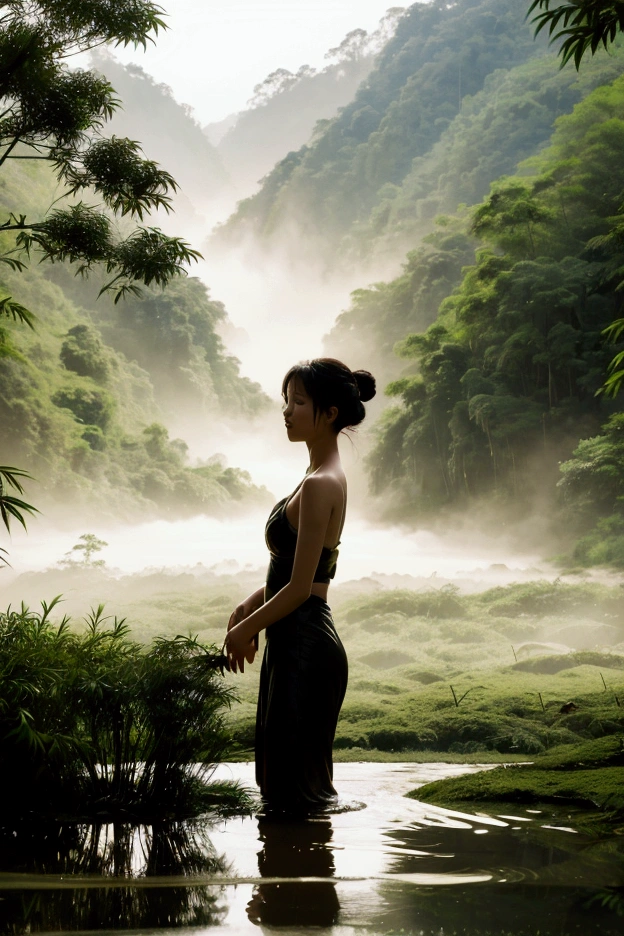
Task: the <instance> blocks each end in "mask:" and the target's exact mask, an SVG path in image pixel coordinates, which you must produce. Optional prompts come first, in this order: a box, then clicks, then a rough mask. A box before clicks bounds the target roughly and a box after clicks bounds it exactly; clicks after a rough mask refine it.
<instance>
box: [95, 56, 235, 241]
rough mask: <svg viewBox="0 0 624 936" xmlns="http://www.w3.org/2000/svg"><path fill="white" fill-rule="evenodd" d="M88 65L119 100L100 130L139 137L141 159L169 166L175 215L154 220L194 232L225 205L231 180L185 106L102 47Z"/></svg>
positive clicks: (228, 205) (229, 198)
mask: <svg viewBox="0 0 624 936" xmlns="http://www.w3.org/2000/svg"><path fill="white" fill-rule="evenodd" d="M91 68H93V69H94V70H95V71H97V72H100V73H101V74H103V75H105V76H106V78H108V80H109V81H110V83H111V84H112V86H113V87H114V89H115V91H116V92H117V96H118V98H119V99H120V101H121V106H120V107H119V108H118V109H117V110H116V112H115V114H114V115H113V117H112V119H111V120H110V121H108V122H107V123H106V125H105V127H104V128H103V133H104V134H105V135H106V136H112V135H115V136H121V137H130V139H132V140H139V141H140V143H141V147H142V149H143V152H144V153H145V155H146V156H147V158H148V159H153V160H155V161H156V162H157V163H159V164H160V165H162V166H165V167H167V168H169V169H170V171H171V172H172V173H173V175H174V177H175V179H176V182H177V183H178V185H179V191H178V192H177V193H176V195H175V196H174V199H173V206H174V209H175V215H171V216H170V220H168V216H167V215H166V214H165V213H164V212H159V214H158V224H159V225H160V226H161V227H163V228H164V229H167V230H168V229H171V230H172V231H175V232H176V233H179V232H180V231H181V230H183V231H188V230H189V229H191V230H194V231H197V232H198V233H199V232H202V231H204V230H206V229H207V228H208V227H210V225H211V224H213V223H214V222H215V221H216V220H217V218H219V217H222V215H223V212H226V211H228V210H230V209H231V207H232V206H233V204H234V201H235V197H236V192H235V188H234V185H233V183H232V180H231V178H230V175H229V173H228V171H227V169H226V167H225V166H224V163H223V160H222V159H221V157H220V155H219V153H218V152H217V150H216V148H215V147H214V146H212V144H211V143H210V142H209V140H208V138H207V137H206V135H205V134H204V133H202V130H201V127H200V125H199V124H198V123H197V121H196V120H195V118H194V117H193V112H192V110H191V108H190V107H189V106H188V105H186V104H181V103H179V102H178V101H176V100H175V98H174V96H173V92H172V90H171V88H169V87H168V86H167V85H165V84H158V83H157V82H156V81H155V80H154V79H153V78H152V77H151V76H150V75H148V74H147V73H146V72H145V71H144V70H143V69H142V68H141V67H140V66H138V65H122V64H121V62H119V61H117V60H116V59H115V58H114V56H113V55H112V54H110V53H108V52H99V51H97V52H92V53H91ZM164 127H166V132H163V128H164ZM187 236H189V235H187Z"/></svg>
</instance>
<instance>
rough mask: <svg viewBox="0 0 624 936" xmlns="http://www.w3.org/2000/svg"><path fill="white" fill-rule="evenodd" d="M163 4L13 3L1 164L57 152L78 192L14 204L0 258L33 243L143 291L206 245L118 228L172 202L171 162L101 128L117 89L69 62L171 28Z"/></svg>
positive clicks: (45, 158)
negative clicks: (48, 202)
mask: <svg viewBox="0 0 624 936" xmlns="http://www.w3.org/2000/svg"><path fill="white" fill-rule="evenodd" d="M162 13H163V11H162V9H161V8H160V7H159V6H157V5H156V4H154V3H151V2H148V0H116V2H115V3H111V2H109V0H107V2H103V3H97V4H93V3H91V2H84V0H56V2H54V3H48V2H37V0H15V2H13V3H10V4H3V7H2V15H1V16H0V101H1V103H2V119H1V121H0V167H1V166H2V165H3V164H4V163H5V162H6V161H7V160H14V159H20V160H22V159H28V160H36V161H39V162H44V163H47V164H49V165H50V166H51V168H52V169H53V171H54V172H55V174H56V177H57V179H58V182H59V184H60V186H61V189H62V194H63V195H66V196H68V197H74V196H75V197H76V198H78V199H80V200H78V201H74V202H73V203H72V204H69V205H68V204H65V205H64V206H63V207H60V208H54V210H48V211H46V212H44V213H43V216H39V217H38V218H35V220H32V219H31V218H30V217H29V215H28V213H27V212H26V213H24V205H23V204H22V205H21V206H20V207H19V209H18V210H17V211H14V212H11V213H10V214H9V215H8V216H5V220H4V222H3V223H2V224H0V231H1V232H2V234H3V235H4V234H7V235H8V238H9V239H13V238H14V241H13V245H12V246H9V249H4V250H3V251H1V252H0V262H2V263H4V264H8V266H9V267H11V268H12V269H15V270H21V269H23V268H24V266H25V265H26V264H25V259H26V258H28V257H29V256H30V253H31V251H32V250H33V249H34V250H36V251H37V252H39V251H40V255H41V257H42V258H43V259H44V260H49V261H51V262H53V263H54V262H56V261H64V260H68V261H69V262H70V263H74V264H76V266H77V272H78V273H80V274H82V275H85V274H86V273H88V272H89V271H90V270H91V268H92V267H93V266H99V267H100V268H104V269H105V270H106V272H107V273H108V274H109V276H111V277H112V278H111V279H110V280H109V281H108V282H107V283H106V284H105V285H104V286H103V290H111V291H112V292H113V293H114V294H115V300H117V299H119V298H120V297H121V296H123V295H124V294H126V293H128V292H129V293H134V294H137V293H138V292H139V287H138V285H137V284H138V283H144V284H145V285H147V286H149V285H150V284H151V283H154V284H156V285H158V286H164V285H165V284H166V283H167V282H169V280H170V279H172V278H173V277H174V276H176V275H178V274H181V273H184V272H185V269H184V268H185V266H186V265H187V264H188V263H189V262H190V261H191V260H196V259H197V257H198V256H199V255H198V253H197V251H194V250H191V248H190V247H189V246H188V244H186V243H185V241H183V240H181V239H180V238H177V237H168V236H166V235H165V234H163V233H162V231H160V230H159V229H158V228H153V227H136V228H135V229H134V230H130V232H129V234H128V236H126V237H124V238H122V237H120V236H119V233H118V232H117V231H116V230H115V227H114V224H113V222H112V221H111V215H112V216H113V217H114V216H118V217H119V218H123V217H124V216H126V215H127V216H129V217H130V218H132V219H134V220H143V218H144V216H145V214H149V212H150V211H151V210H152V209H157V208H164V209H165V210H167V211H168V210H170V207H171V196H170V194H169V193H170V192H172V191H173V192H175V190H176V188H177V185H176V182H175V180H174V179H173V178H172V177H171V176H170V175H169V173H168V172H166V171H164V170H162V169H160V168H159V167H158V166H157V165H156V163H154V162H153V161H151V160H148V159H144V158H142V156H141V150H140V146H139V144H138V143H137V142H136V141H134V140H131V139H126V138H117V137H112V138H111V139H105V138H103V137H102V136H101V135H100V131H101V129H102V127H103V125H104V124H105V123H106V121H107V120H109V119H110V118H111V116H112V115H113V112H114V110H115V109H116V108H117V107H118V106H119V101H118V100H117V98H116V97H115V93H114V90H113V88H112V87H111V85H110V84H109V83H108V81H106V80H105V79H103V78H101V77H100V76H98V75H96V74H95V73H94V72H90V71H84V70H82V69H73V70H71V69H70V68H69V66H68V64H67V61H68V59H70V58H71V57H72V56H74V55H76V54H77V53H84V52H86V51H88V50H89V49H92V48H94V47H96V46H99V45H101V44H103V43H106V42H114V43H116V44H117V45H124V46H128V45H133V46H134V47H135V48H136V47H137V46H139V45H142V46H143V47H145V46H146V44H147V42H148V41H153V38H154V36H155V35H157V34H158V32H159V30H160V29H163V28H164V26H165V24H164V22H163V19H162ZM82 196H85V197H86V198H87V199H89V200H91V199H93V198H95V199H97V201H98V204H97V205H96V206H94V205H93V204H92V203H91V204H88V203H86V202H84V201H82V200H81V198H82ZM57 202H58V199H57ZM55 204H56V203H55ZM2 313H4V314H6V315H11V316H12V317H13V318H16V317H17V318H19V319H21V320H22V321H25V322H27V323H29V316H28V312H27V311H26V310H25V309H24V308H23V307H22V306H21V304H19V303H15V302H13V301H12V299H11V297H10V296H5V297H4V299H2V300H1V301H0V315H2Z"/></svg>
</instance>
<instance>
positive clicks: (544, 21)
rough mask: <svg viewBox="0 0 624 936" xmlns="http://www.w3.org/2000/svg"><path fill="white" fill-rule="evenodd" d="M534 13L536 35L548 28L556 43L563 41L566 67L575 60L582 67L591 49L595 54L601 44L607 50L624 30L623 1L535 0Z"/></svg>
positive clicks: (531, 8)
mask: <svg viewBox="0 0 624 936" xmlns="http://www.w3.org/2000/svg"><path fill="white" fill-rule="evenodd" d="M537 10H539V11H540V12H537V13H536V11H537ZM532 13H536V15H535V16H534V17H533V18H532V20H531V22H532V23H534V24H536V29H535V34H536V35H537V34H538V33H540V32H541V31H542V30H543V29H547V30H548V34H549V35H550V36H551V41H552V42H557V41H558V40H561V48H560V50H559V55H560V56H561V65H562V66H563V65H565V64H566V62H569V61H570V59H573V60H574V64H575V65H576V67H577V69H578V68H579V66H580V64H581V60H582V58H583V56H584V55H585V53H586V52H587V50H590V51H591V54H592V55H593V54H594V53H595V52H596V51H597V50H598V49H599V47H600V46H601V45H602V46H604V48H605V49H607V48H608V47H609V45H610V44H611V43H612V42H614V41H615V38H616V36H617V34H618V32H624V2H622V0H566V2H561V0H533V2H532V3H531V5H530V7H529V10H528V14H527V15H528V16H531V14H532Z"/></svg>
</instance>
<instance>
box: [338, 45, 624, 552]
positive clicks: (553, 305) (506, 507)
mask: <svg viewBox="0 0 624 936" xmlns="http://www.w3.org/2000/svg"><path fill="white" fill-rule="evenodd" d="M617 61H619V63H620V65H621V62H622V53H621V52H620V53H619V57H618V59H617ZM614 63H615V60H614V61H613V62H610V63H609V65H610V67H611V66H612V65H613V64H614ZM623 148H624V76H623V75H619V76H618V77H617V78H615V80H612V81H609V82H607V83H605V84H602V85H599V86H598V87H597V88H595V89H594V90H593V91H592V92H591V93H590V94H588V95H587V96H586V97H585V98H584V99H583V100H582V101H581V102H580V103H578V104H577V105H576V106H575V108H574V109H573V111H572V113H571V114H568V115H564V116H562V117H560V118H558V120H557V121H556V123H555V129H554V132H553V135H552V137H551V140H550V144H549V146H548V147H547V148H546V149H545V150H543V151H542V152H541V153H539V154H538V155H536V156H534V157H532V158H531V159H529V160H527V161H525V162H524V163H522V164H521V165H520V166H519V169H518V174H517V175H515V176H507V177H502V178H501V179H499V180H496V181H495V182H494V183H493V184H492V187H491V191H490V194H489V195H488V197H487V198H485V199H484V201H483V202H482V203H481V204H480V205H478V206H475V207H473V208H472V209H470V210H464V211H463V212H462V214H461V215H459V216H457V217H455V218H449V217H447V218H445V219H442V222H441V225H440V226H439V229H438V232H437V233H436V234H435V235H434V236H433V237H431V238H429V239H428V242H427V243H426V244H425V246H424V247H423V248H421V249H420V250H419V251H417V252H416V253H414V254H413V255H411V257H410V259H409V261H408V265H407V268H406V271H405V273H404V274H403V276H402V277H400V278H399V279H397V280H395V281H394V282H392V283H390V284H383V285H380V286H377V287H375V289H374V290H368V291H362V292H361V294H360V295H357V294H356V297H355V303H354V307H353V308H352V310H351V311H350V312H349V313H348V314H347V316H346V320H345V321H343V322H342V323H340V322H339V328H337V329H336V333H337V334H339V333H342V335H343V341H344V340H346V337H345V336H346V334H347V331H346V329H347V327H349V329H350V330H351V331H352V332H356V333H359V334H360V340H365V338H364V335H366V333H367V332H368V335H369V337H370V338H371V340H374V339H375V337H376V336H378V335H379V334H380V332H381V330H382V329H383V327H384V321H386V322H387V328H388V331H391V332H392V334H393V335H394V336H395V337H396V336H397V335H398V332H399V330H400V328H401V326H403V327H404V326H406V325H407V323H408V321H410V319H411V320H412V321H415V318H416V316H417V315H420V316H421V323H419V324H417V323H416V322H415V324H417V331H416V332H415V333H412V334H410V335H407V336H406V337H404V338H403V340H402V341H399V343H398V344H397V346H396V348H395V350H396V352H397V353H398V355H399V357H400V358H401V359H402V360H403V362H404V365H403V366H404V367H405V370H404V371H403V374H402V376H400V377H399V379H397V380H395V381H394V382H392V383H391V384H390V386H389V387H388V389H387V393H388V394H389V395H390V396H391V397H393V398H394V399H395V400H396V404H397V405H395V406H394V407H392V408H390V409H389V410H387V411H386V413H385V414H384V417H383V420H382V421H381V422H380V424H379V426H378V433H377V443H376V446H375V448H374V450H373V451H372V453H371V455H370V456H369V462H368V464H369V469H370V473H371V480H372V485H373V489H374V490H375V491H376V492H377V493H378V494H379V495H381V496H382V498H383V502H384V509H385V511H386V513H387V515H392V516H400V517H401V518H402V519H405V518H406V517H407V516H411V517H412V518H416V517H419V516H422V515H423V514H424V515H428V516H431V515H433V514H436V513H438V512H439V511H440V509H441V508H443V507H444V506H446V507H449V506H451V507H452V509H454V510H462V511H465V510H470V509H471V507H472V508H473V509H474V510H475V512H476V513H475V515H478V516H479V522H482V523H486V522H487V519H488V518H489V520H490V522H491V523H494V524H495V525H496V526H497V527H500V525H501V523H502V524H504V523H505V522H506V521H508V522H513V523H515V524H517V523H519V522H520V521H522V522H523V523H524V524H525V526H528V525H531V523H532V525H533V526H534V528H535V530H536V531H537V535H538V536H541V535H543V532H544V529H545V526H544V524H545V518H546V517H547V516H548V514H549V513H554V528H555V529H557V530H558V532H559V535H561V536H562V537H563V538H564V540H567V543H568V548H570V547H574V540H575V538H577V537H579V536H581V537H582V538H581V540H580V542H579V543H577V545H576V547H575V548H574V561H576V562H581V563H588V564H591V563H596V562H600V563H605V562H607V563H608V562H613V563H616V564H619V565H621V563H622V559H623V556H624V550H623V545H622V544H623V530H624V517H623V516H622V508H621V480H620V479H621V477H622V464H623V463H624V462H623V457H622V451H621V442H620V432H621V427H622V415H621V413H620V412H619V411H620V409H621V402H620V401H619V400H612V399H610V398H609V397H608V396H606V395H604V394H603V393H602V392H601V388H602V386H603V383H604V380H605V377H606V374H607V368H608V364H609V361H610V360H611V358H612V357H613V355H614V354H615V353H616V352H617V351H619V350H621V345H612V344H609V343H608V341H607V340H606V339H605V336H604V329H605V328H606V327H607V326H608V325H609V324H610V323H611V322H612V321H613V320H614V319H617V318H619V317H620V316H621V315H622V292H621V276H622V251H621V211H622V192H623V191H624V169H623V163H622V159H621V154H622V149H623ZM471 241H472V245H473V247H472V249H473V250H474V251H475V252H474V256H473V259H472V261H470V262H469V263H465V260H466V257H467V255H468V253H469V252H470V242H471ZM475 248H476V249H475ZM445 259H446V266H445V267H444V263H443V262H444V260H445ZM462 262H464V263H465V265H464V266H463V269H462V268H461V264H462ZM445 276H446V279H445V278H444V277H445ZM427 300H430V304H429V305H427ZM375 304H376V305H375ZM371 309H375V314H374V315H372V314H370V312H369V310H371ZM434 309H436V313H437V314H436V315H435V319H434V320H433V323H432V324H431V325H430V326H429V327H428V328H425V325H426V316H427V315H431V314H432V313H433V312H434ZM362 333H363V334H362ZM390 337H392V335H391V336H390ZM388 344H389V342H388ZM388 344H386V349H387V348H388ZM396 366H397V370H398V369H399V367H400V363H399V361H398V360H397V365H396ZM601 427H602V429H601ZM580 440H584V441H580ZM475 505H478V507H475ZM531 517H532V518H533V519H532V520H531V519H530V518H531ZM596 521H598V522H597V526H596V527H595V526H594V525H595V524H596ZM551 530H552V527H551ZM540 531H541V532H540Z"/></svg>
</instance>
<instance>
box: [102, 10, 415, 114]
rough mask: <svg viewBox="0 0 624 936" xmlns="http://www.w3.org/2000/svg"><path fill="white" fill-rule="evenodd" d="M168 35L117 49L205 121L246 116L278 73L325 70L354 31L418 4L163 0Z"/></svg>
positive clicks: (373, 26)
mask: <svg viewBox="0 0 624 936" xmlns="http://www.w3.org/2000/svg"><path fill="white" fill-rule="evenodd" d="M160 2H161V5H162V6H163V8H164V9H165V10H166V11H167V14H168V20H167V22H168V26H169V30H168V31H167V32H165V33H162V34H161V36H160V38H159V39H158V40H157V44H156V46H149V47H148V50H147V52H146V53H144V52H143V51H142V50H141V49H138V50H136V51H135V50H133V49H128V50H116V52H115V54H116V55H117V56H118V57H119V58H120V59H121V60H122V61H124V62H130V61H131V62H136V63H137V64H139V65H141V66H142V67H143V68H144V69H145V70H146V71H147V72H149V73H150V74H151V75H153V76H154V78H156V79H157V80H158V81H164V82H166V83H167V84H168V85H170V86H171V87H172V88H173V92H174V95H175V97H176V99H177V100H178V101H180V102H181V103H185V104H190V105H191V106H192V107H193V108H194V110H195V114H196V117H197V119H198V120H199V121H200V123H202V124H205V123H209V122H212V121H216V120H221V119H222V118H223V117H226V116H227V115H228V114H231V113H234V112H236V111H238V110H241V109H242V108H243V107H244V106H245V104H246V102H247V100H248V99H249V98H250V97H251V95H252V92H253V87H254V85H256V84H258V82H260V81H262V80H263V78H265V77H266V76H267V75H268V74H269V72H271V71H273V70H274V69H276V68H287V69H289V70H290V71H296V70H297V69H298V68H299V67H300V66H301V65H312V66H315V67H319V66H320V67H322V66H323V56H324V55H325V52H327V50H328V49H330V48H332V47H333V46H337V45H338V44H339V43H340V42H341V41H342V39H343V38H344V37H345V35H346V34H347V33H348V32H350V30H352V29H356V28H362V29H366V30H367V32H372V31H373V30H374V29H375V27H376V26H377V24H378V22H379V20H380V19H381V17H382V16H383V15H384V13H385V12H386V10H387V9H388V8H390V7H392V6H409V5H410V2H411V0H405V2H400V0H399V2H396V3H392V0H313V2H310V0H160Z"/></svg>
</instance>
